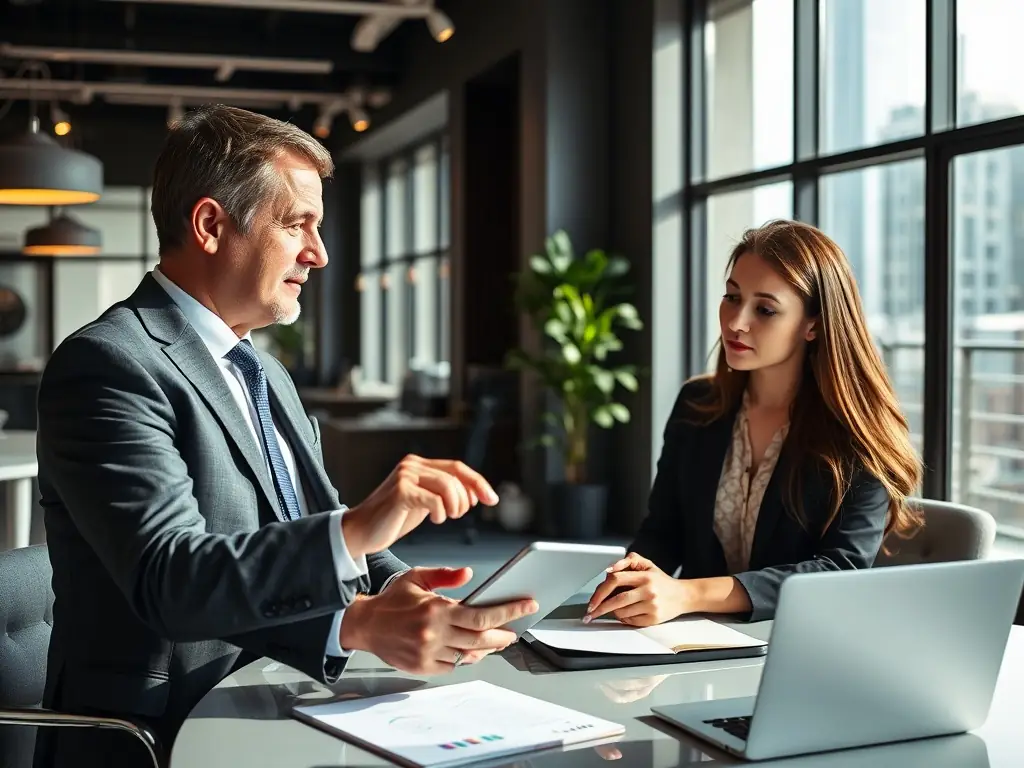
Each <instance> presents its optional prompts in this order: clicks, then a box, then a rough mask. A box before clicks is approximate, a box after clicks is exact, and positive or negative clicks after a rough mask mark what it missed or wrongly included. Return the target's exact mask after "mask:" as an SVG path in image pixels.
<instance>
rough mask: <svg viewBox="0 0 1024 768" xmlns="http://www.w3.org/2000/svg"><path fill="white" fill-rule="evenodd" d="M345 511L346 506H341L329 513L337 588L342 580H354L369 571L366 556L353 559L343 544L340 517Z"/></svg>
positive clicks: (346, 509) (343, 538)
mask: <svg viewBox="0 0 1024 768" xmlns="http://www.w3.org/2000/svg"><path fill="white" fill-rule="evenodd" d="M347 511H348V507H342V508H341V509H336V510H334V511H333V512H331V513H330V515H331V525H330V536H331V554H332V555H333V556H334V568H335V571H336V572H337V574H338V587H339V589H340V588H341V583H342V582H344V581H354V580H355V579H358V578H359V577H360V576H366V575H367V574H368V573H369V569H368V568H367V566H366V556H365V555H360V557H359V559H358V560H356V559H353V557H352V555H351V554H350V553H349V551H348V547H347V546H345V537H344V536H342V535H341V518H342V516H343V515H344V514H345V513H346V512H347Z"/></svg>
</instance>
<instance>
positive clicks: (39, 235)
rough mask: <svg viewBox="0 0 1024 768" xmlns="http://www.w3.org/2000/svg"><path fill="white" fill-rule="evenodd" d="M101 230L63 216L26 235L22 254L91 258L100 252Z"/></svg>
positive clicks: (31, 230)
mask: <svg viewBox="0 0 1024 768" xmlns="http://www.w3.org/2000/svg"><path fill="white" fill-rule="evenodd" d="M102 244H103V243H102V239H101V237H100V233H99V230H97V229H93V228H92V227H87V226H85V225H84V224H82V223H81V222H79V221H76V220H75V219H73V218H71V217H70V216H68V215H66V214H62V215H60V216H57V217H56V218H54V219H53V220H52V221H51V222H50V223H49V224H46V225H45V226H42V227H36V228H34V229H30V230H29V231H28V232H26V233H25V247H24V248H22V249H21V252H22V253H24V254H26V255H29V256H90V255H92V254H95V253H99V252H100V247H101V246H102Z"/></svg>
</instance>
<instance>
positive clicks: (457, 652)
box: [455, 649, 462, 667]
mask: <svg viewBox="0 0 1024 768" xmlns="http://www.w3.org/2000/svg"><path fill="white" fill-rule="evenodd" d="M461 663H462V651H460V650H458V649H456V650H455V666H456V667H457V666H459V664H461Z"/></svg>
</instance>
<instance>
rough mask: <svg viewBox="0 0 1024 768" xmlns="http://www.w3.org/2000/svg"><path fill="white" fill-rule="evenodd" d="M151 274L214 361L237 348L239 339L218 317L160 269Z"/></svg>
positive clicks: (248, 337)
mask: <svg viewBox="0 0 1024 768" xmlns="http://www.w3.org/2000/svg"><path fill="white" fill-rule="evenodd" d="M152 274H153V279H154V280H156V281H157V282H158V283H159V284H160V287H161V288H163V289H164V290H165V291H166V292H167V295H168V296H170V297H171V300H172V301H173V302H174V303H175V304H177V305H178V308H179V309H181V311H182V313H183V314H184V315H185V319H186V320H188V322H189V324H190V325H191V326H192V327H193V328H194V329H195V330H196V333H198V334H199V338H200V339H202V340H203V344H205V345H206V348H207V349H208V350H210V354H211V355H212V356H213V359H214V360H220V359H221V358H222V357H224V355H226V354H227V353H228V352H230V351H231V350H232V349H234V348H235V346H237V344H238V342H239V341H240V340H241V339H239V338H238V336H237V334H235V332H234V331H233V330H231V327H230V326H229V325H228V324H227V323H225V322H224V321H223V320H222V319H221V318H220V316H219V315H217V314H216V313H215V312H213V311H211V310H210V309H208V308H207V307H205V306H203V305H202V304H201V303H200V302H199V301H198V300H197V299H196V298H195V297H194V296H191V295H190V294H188V293H186V292H185V291H184V290H183V289H182V288H181V287H180V286H178V285H177V284H176V283H174V282H172V281H171V280H170V278H168V277H167V275H165V274H164V273H163V272H161V271H160V267H154V268H153V273H152ZM250 336H251V334H248V333H247V334H245V336H243V337H242V338H243V339H249V340H250V341H251V338H250Z"/></svg>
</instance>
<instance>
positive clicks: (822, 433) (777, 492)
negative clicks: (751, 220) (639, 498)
mask: <svg viewBox="0 0 1024 768" xmlns="http://www.w3.org/2000/svg"><path fill="white" fill-rule="evenodd" d="M728 272H729V275H728V279H727V281H726V291H725V295H724V296H723V297H722V302H721V306H720V309H719V322H720V325H721V339H720V342H719V345H720V349H719V352H718V362H717V365H716V368H715V371H714V373H713V374H710V375H707V376H701V377H698V378H696V379H693V380H691V381H689V382H687V384H686V385H685V386H684V387H683V389H682V391H681V392H680V393H679V397H678V398H677V400H676V404H675V407H674V408H673V410H672V415H671V417H670V418H669V421H668V425H667V426H666V428H665V433H664V445H663V448H662V453H661V457H660V458H659V460H658V472H657V477H656V478H655V481H654V486H653V488H652V490H651V494H650V500H649V504H648V510H649V511H648V515H647V518H646V519H645V520H644V523H643V525H642V526H641V529H640V532H639V533H638V535H637V538H636V540H635V541H634V542H633V544H632V545H631V546H630V552H629V555H628V556H627V557H626V558H624V559H623V560H621V561H620V562H618V563H616V564H615V565H614V566H612V568H611V569H609V570H610V572H609V574H608V576H607V578H606V579H605V581H604V582H603V583H602V584H601V585H600V586H599V587H598V588H597V590H596V591H595V592H594V595H593V597H592V598H591V600H590V604H589V605H588V608H587V615H586V617H585V618H584V621H590V620H591V619H594V618H597V617H598V616H602V615H608V614H610V615H612V616H615V617H616V618H618V619H619V620H620V621H622V622H624V623H626V624H631V625H633V626H648V625H651V624H659V623H661V622H663V621H667V620H669V619H673V618H675V617H677V616H680V615H682V614H686V613H732V614H741V615H744V616H745V617H746V618H747V619H748V620H750V621H758V620H762V619H768V618H771V617H772V616H774V613H775V607H776V603H777V600H778V593H779V589H780V587H781V585H782V582H783V580H784V579H785V578H786V577H787V576H789V575H790V574H793V573H808V572H814V571H830V570H844V569H854V568H869V567H871V565H872V564H873V562H874V560H875V557H876V556H877V554H878V552H879V550H880V548H881V546H882V542H883V539H884V538H885V537H886V536H887V535H888V534H890V533H893V534H895V535H897V536H906V535H909V534H910V533H911V532H912V531H913V530H914V529H915V528H916V527H917V526H918V524H919V522H920V520H919V517H918V514H917V512H916V511H915V510H914V509H913V508H912V507H911V506H909V505H908V502H907V499H908V496H910V494H912V493H914V492H915V491H916V489H917V486H918V481H919V478H920V474H921V465H920V463H919V460H918V458H917V456H916V453H915V451H914V447H913V445H912V443H911V441H910V434H909V429H908V426H907V421H906V418H905V417H904V415H903V413H902V412H901V411H900V407H899V403H898V402H897V399H896V395H895V394H894V392H893V388H892V385H891V383H890V381H889V378H888V376H887V375H886V372H885V367H884V365H883V363H882V361H881V359H880V357H879V355H878V352H877V351H876V349H875V347H874V345H873V344H872V341H871V336H870V334H869V332H868V329H867V325H866V323H865V320H864V312H863V310H862V308H861V300H860V296H859V294H858V291H857V286H856V282H855V280H854V277H853V273H852V272H851V270H850V265H849V263H848V261H847V259H846V257H845V255H844V254H843V252H842V250H841V249H840V248H839V246H838V245H836V243H835V242H834V241H832V240H831V239H830V238H828V237H827V236H826V235H825V234H824V233H822V232H821V231H820V230H818V229H816V228H814V227H812V226H809V225H807V224H802V223H799V222H795V221H773V222H770V223H768V224H766V225H765V226H762V227H759V228H757V229H751V230H749V231H747V232H746V233H745V234H744V236H743V239H742V240H741V241H740V243H739V244H738V245H737V246H736V247H735V249H734V250H733V252H732V255H731V257H730V259H729V265H728ZM677 571H678V574H677Z"/></svg>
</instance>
